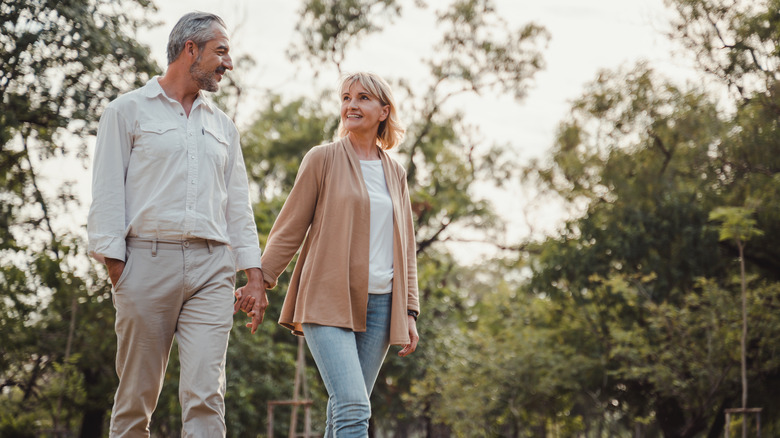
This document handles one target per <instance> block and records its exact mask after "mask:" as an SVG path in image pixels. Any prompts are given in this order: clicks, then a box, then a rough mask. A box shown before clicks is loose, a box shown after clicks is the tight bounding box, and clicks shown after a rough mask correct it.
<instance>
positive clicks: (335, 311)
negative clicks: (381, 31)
mask: <svg viewBox="0 0 780 438" xmlns="http://www.w3.org/2000/svg"><path fill="white" fill-rule="evenodd" d="M339 91H340V96H341V123H340V125H339V136H340V137H341V138H340V139H339V140H337V141H335V142H333V143H328V144H323V145H320V146H316V147H314V148H312V149H311V150H310V151H309V152H308V153H307V154H306V156H305V157H304V158H303V161H302V162H301V166H300V169H299V171H298V175H297V177H296V180H295V184H294V186H293V189H292V191H291V192H290V196H289V197H288V198H287V200H286V201H285V204H284V207H283V208H282V211H281V212H280V213H279V217H277V219H276V222H275V223H274V226H273V228H272V229H271V233H270V235H269V237H268V242H267V245H266V248H265V251H264V252H263V256H262V266H263V268H262V269H263V275H264V279H265V282H266V283H267V287H269V288H271V287H273V286H275V285H276V282H277V279H278V277H279V275H280V274H281V273H282V272H284V270H285V268H286V267H287V265H288V264H289V263H290V260H292V257H293V256H294V255H295V253H296V252H297V251H298V249H299V248H300V255H299V257H298V261H297V262H296V265H295V269H294V271H293V274H292V278H291V279H290V288H289V289H288V291H287V296H286V297H285V300H284V305H283V307H282V313H281V316H280V319H279V323H280V324H281V325H283V326H285V327H287V328H289V329H291V330H292V331H293V333H295V334H297V335H304V336H305V338H306V343H307V345H308V346H309V350H310V351H311V353H312V356H313V357H314V360H315V362H316V364H317V368H318V369H319V371H320V375H321V376H322V379H323V381H324V383H325V387H326V388H327V390H328V408H327V424H326V430H325V436H326V437H331V436H337V437H365V436H367V434H368V420H369V417H370V416H371V407H370V404H369V396H370V395H371V390H372V389H373V387H374V382H375V381H376V378H377V375H378V374H379V368H380V367H381V365H382V362H383V361H384V358H385V356H386V355H387V351H388V347H389V346H390V345H402V346H403V349H402V350H401V351H400V352H399V353H398V354H399V355H400V356H407V355H409V354H410V353H412V352H413V351H414V350H415V349H416V348H417V341H418V340H419V336H418V334H417V325H416V321H417V316H418V313H419V303H418V294H417V261H416V245H415V240H414V229H413V224H412V211H411V204H410V201H409V192H408V188H407V184H406V172H405V171H404V169H403V167H401V165H399V164H398V163H396V162H395V161H394V160H392V159H391V158H390V157H389V156H388V155H387V153H386V152H385V151H387V150H389V149H391V148H393V147H394V146H396V145H397V144H398V143H399V142H400V141H401V139H402V137H403V133H404V129H403V127H402V126H401V124H400V122H399V120H398V117H397V115H396V107H395V102H394V100H393V96H392V94H391V91H390V87H389V86H388V84H387V83H386V82H385V81H384V80H383V79H382V78H380V77H379V76H377V75H375V74H372V73H356V74H352V75H348V76H346V77H344V78H343V79H342V81H341V84H340V87H339ZM301 243H303V246H302V247H301ZM252 304H253V302H252V301H251V300H248V301H247V302H246V303H243V302H242V305H241V308H242V309H251V306H252ZM250 316H251V313H250Z"/></svg>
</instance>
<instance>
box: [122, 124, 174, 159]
mask: <svg viewBox="0 0 780 438" xmlns="http://www.w3.org/2000/svg"><path fill="white" fill-rule="evenodd" d="M133 148H134V149H136V150H140V151H142V152H143V153H145V154H148V155H151V156H153V157H161V158H165V157H170V156H172V155H174V154H175V153H176V152H178V151H180V150H181V149H182V145H181V136H180V135H179V133H178V132H177V130H176V126H175V125H173V124H171V123H142V124H141V125H140V126H139V128H138V135H137V137H136V139H135V144H134V145H133Z"/></svg>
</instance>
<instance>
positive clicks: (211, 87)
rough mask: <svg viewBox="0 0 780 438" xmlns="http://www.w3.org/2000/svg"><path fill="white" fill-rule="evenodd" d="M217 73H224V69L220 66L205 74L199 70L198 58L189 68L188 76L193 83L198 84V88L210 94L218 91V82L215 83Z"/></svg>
mask: <svg viewBox="0 0 780 438" xmlns="http://www.w3.org/2000/svg"><path fill="white" fill-rule="evenodd" d="M217 71H219V72H220V73H224V72H225V69H224V68H223V67H222V66H220V67H219V68H217V70H216V71H213V72H207V71H205V70H203V69H201V68H200V57H198V59H196V60H195V63H193V64H192V65H191V66H190V75H192V79H194V80H195V83H196V84H198V88H199V89H201V90H206V91H211V92H215V91H217V90H219V82H217V78H216V72H217Z"/></svg>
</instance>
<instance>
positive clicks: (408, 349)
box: [398, 315, 420, 357]
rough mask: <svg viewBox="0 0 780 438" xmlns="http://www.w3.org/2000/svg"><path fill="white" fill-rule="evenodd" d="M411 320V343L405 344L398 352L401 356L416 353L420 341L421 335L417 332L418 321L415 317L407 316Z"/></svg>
mask: <svg viewBox="0 0 780 438" xmlns="http://www.w3.org/2000/svg"><path fill="white" fill-rule="evenodd" d="M407 318H408V321H409V339H410V340H411V343H409V344H406V345H404V348H403V349H402V350H401V351H399V352H398V355H399V356H401V357H406V356H408V355H410V354H412V353H414V350H416V349H417V342H419V341H420V335H418V334H417V321H415V319H414V317H413V316H411V315H409V316H407Z"/></svg>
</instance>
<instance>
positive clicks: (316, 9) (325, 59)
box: [288, 0, 401, 68]
mask: <svg viewBox="0 0 780 438" xmlns="http://www.w3.org/2000/svg"><path fill="white" fill-rule="evenodd" d="M400 13H401V6H400V5H399V4H398V2H396V0H374V1H369V0H308V1H305V2H304V4H303V6H302V7H301V10H300V20H299V22H298V25H297V26H296V30H297V31H298V33H299V35H300V38H299V40H298V41H297V42H296V43H294V44H293V45H292V46H291V48H290V49H289V50H288V54H289V55H290V58H292V59H293V60H297V59H299V58H304V59H307V60H308V61H309V62H310V63H311V65H312V66H313V67H319V66H322V65H323V64H327V63H329V62H333V63H334V64H335V65H336V68H339V66H340V65H341V63H342V62H343V61H344V58H345V56H346V52H347V49H348V48H349V46H350V44H355V43H356V42H357V41H358V39H359V37H361V36H365V35H367V34H369V33H371V32H377V31H380V30H382V25H381V24H380V23H381V21H382V20H387V21H392V19H393V18H395V17H397V16H398V15H399V14H400Z"/></svg>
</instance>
